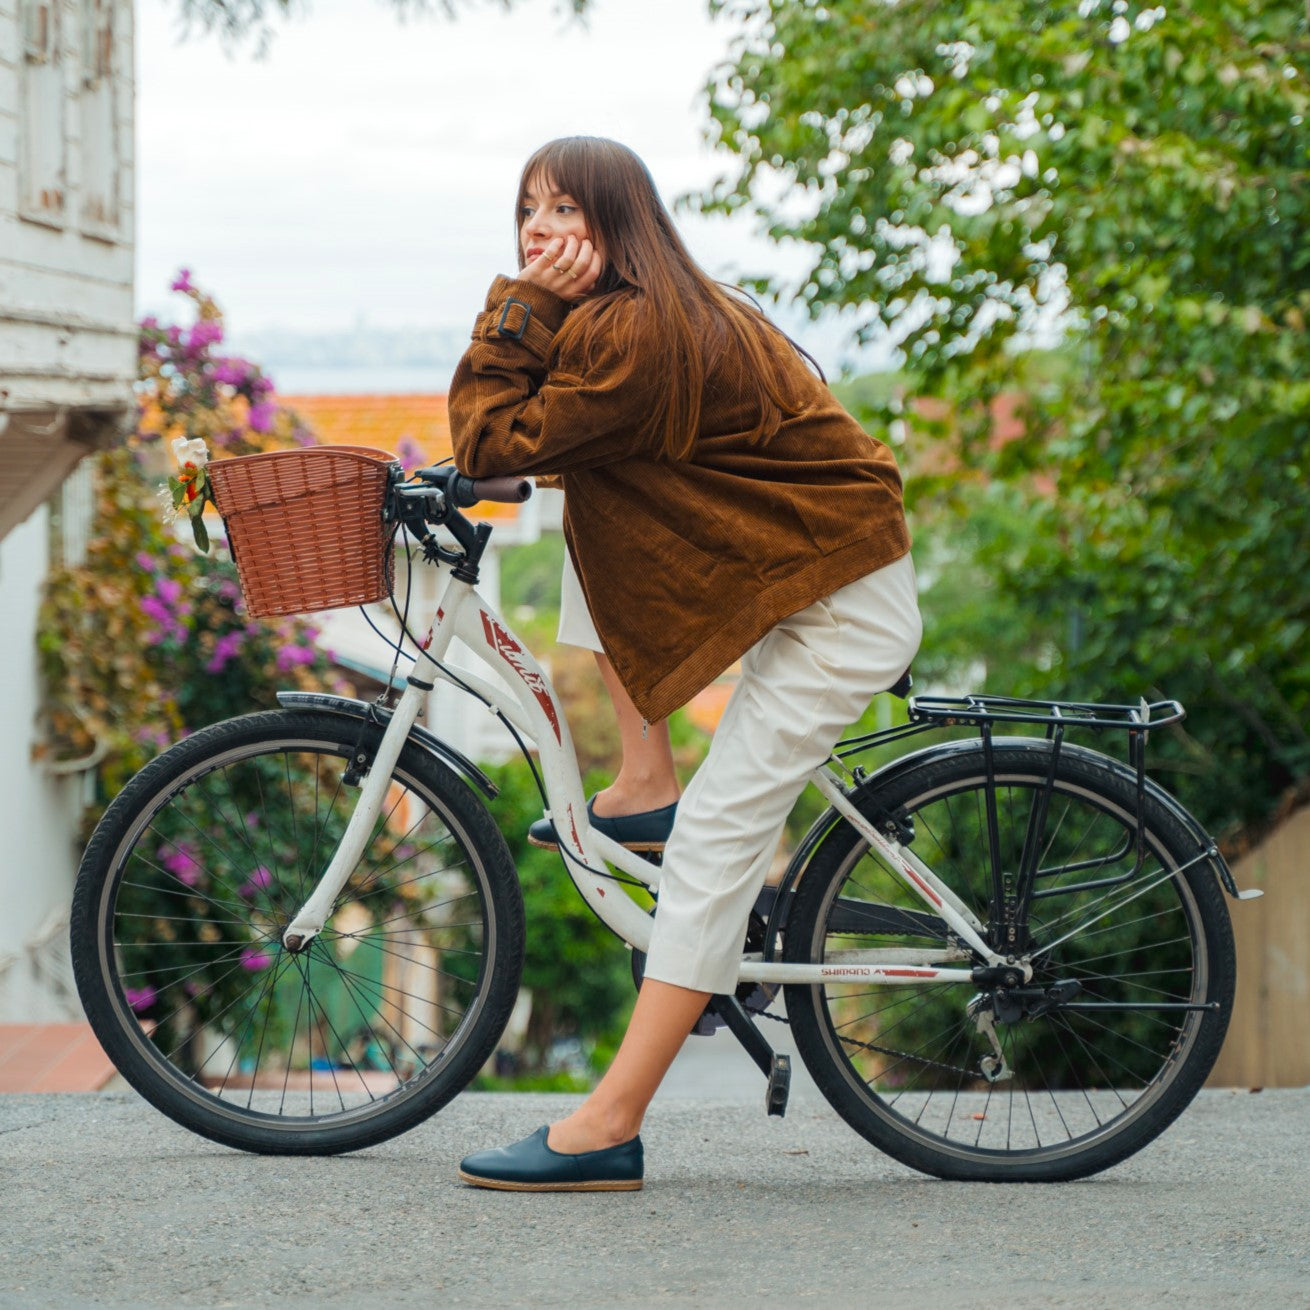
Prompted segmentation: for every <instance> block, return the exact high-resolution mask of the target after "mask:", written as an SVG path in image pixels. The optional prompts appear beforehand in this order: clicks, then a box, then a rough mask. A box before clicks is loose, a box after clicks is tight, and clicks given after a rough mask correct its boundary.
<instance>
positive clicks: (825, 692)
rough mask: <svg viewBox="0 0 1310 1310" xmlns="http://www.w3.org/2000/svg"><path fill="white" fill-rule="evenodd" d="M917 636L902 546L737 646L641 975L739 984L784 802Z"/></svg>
mask: <svg viewBox="0 0 1310 1310" xmlns="http://www.w3.org/2000/svg"><path fill="white" fill-rule="evenodd" d="M565 571H566V573H568V572H570V571H571V570H570V568H569V567H568V565H567V562H566V569H565ZM565 585H566V588H567V586H568V582H567V580H566V584H565ZM573 585H574V587H576V586H577V584H576V580H575V581H574V582H573ZM580 598H581V593H580V589H579V590H578V593H577V595H576V596H575V597H574V600H575V604H574V606H573V608H572V614H571V615H570V616H569V630H568V634H569V635H568V636H565V635H564V632H563V631H562V632H561V640H568V641H571V642H573V644H576V645H583V646H587V645H590V642H589V641H588V640H581V641H579V640H577V639H576V636H575V634H576V635H577V636H582V637H587V636H588V633H587V632H586V631H584V630H582V629H583V627H584V625H583V624H582V623H581V621H580V620H579V617H578V614H577V605H576V602H577V601H578V600H580ZM582 610H583V615H584V616H585V611H586V607H585V603H583V604H582ZM585 626H586V627H589V626H590V625H589V622H588V623H587V624H586V625H585ZM563 628H564V620H563V617H562V619H561V629H563ZM921 635H922V626H921V623H920V620H919V605H918V596H917V591H916V587H915V579H914V565H913V564H912V563H911V560H910V557H909V556H908V555H906V556H903V557H902V558H901V559H899V560H897V561H896V562H895V563H894V564H889V565H887V567H886V568H882V569H878V570H877V571H876V572H874V573H870V574H868V575H867V576H866V577H863V578H861V579H859V580H858V581H857V582H852V583H850V584H849V585H848V586H845V587H842V588H840V589H839V590H837V591H835V592H833V593H832V595H830V596H826V597H824V599H822V600H820V601H816V602H815V603H814V604H813V605H810V606H809V607H808V608H806V609H803V610H801V611H799V612H798V613H796V614H792V615H790V616H789V617H788V618H785V619H783V621H782V622H781V623H779V624H778V625H777V626H776V627H775V628H773V629H772V630H771V631H770V632H768V633H767V634H766V635H765V636H764V637H762V638H761V639H760V640H759V641H758V642H756V643H755V645H754V646H752V647H751V648H750V650H748V651H747V652H746V654H745V655H744V656H742V661H741V678H740V680H739V681H738V683H737V686H736V688H735V689H734V690H733V693H732V696H731V697H730V698H729V700H728V704H727V707H726V708H725V710H724V712H723V718H722V720H721V721H720V723H719V726H718V727H717V728H716V729H715V732H714V740H713V741H712V742H711V744H710V750H709V754H708V755H707V756H706V757H705V762H704V763H703V764H702V765H701V766H700V768H699V769H698V770H697V771H696V776H695V777H694V778H693V779H692V780H691V784H690V785H689V786H688V788H687V790H686V792H685V793H684V794H683V797H682V800H681V801H679V803H678V818H677V822H676V823H675V824H674V825H673V835H672V836H671V837H670V838H669V843H668V845H667V846H666V847H665V850H664V864H663V868H662V870H661V872H660V887H659V898H658V902H659V903H658V907H657V909H656V911H655V924H654V929H653V931H652V935H651V944H650V952H649V954H648V956H647V959H646V977H648V978H658V979H660V981H662V982H667V983H673V984H675V985H676V986H679V987H687V988H691V989H692V990H694V991H702V992H731V991H732V990H733V989H734V988H735V987H736V985H737V969H738V965H739V963H740V958H741V952H742V949H743V945H744V942H745V939H746V926H747V921H748V919H749V917H750V911H751V907H752V906H753V905H754V904H755V899H756V897H757V896H758V895H759V892H760V888H761V887H762V886H763V885H764V879H765V876H766V874H767V873H768V871H769V866H770V865H771V864H772V862H773V857H774V853H775V852H776V850H777V848H778V842H779V840H780V839H781V837H782V832H783V826H784V824H785V822H786V819H787V815H788V813H789V812H790V811H791V807H792V805H793V804H795V801H796V798H797V796H799V795H800V793H801V791H802V790H803V789H804V787H805V782H806V779H807V778H808V776H809V774H810V773H811V772H812V771H813V770H814V769H815V768H816V767H818V765H820V764H822V763H823V761H824V760H826V759H827V758H828V755H829V753H830V752H831V750H832V748H833V746H834V745H835V744H836V742H837V740H838V738H839V737H840V736H841V734H842V732H843V731H844V730H845V729H846V728H847V727H848V726H849V725H850V724H851V723H853V722H854V721H855V720H856V719H857V718H859V716H860V715H861V714H862V713H863V712H864V709H865V707H866V706H867V705H868V703H869V701H870V700H871V699H872V698H873V696H874V695H875V694H876V693H877V692H880V691H885V690H886V689H887V688H888V687H890V686H891V685H892V684H893V683H894V682H896V680H897V679H898V678H899V677H900V676H901V674H902V673H904V672H905V670H906V669H907V668H909V666H910V661H911V660H912V659H913V658H914V654H915V652H916V651H917V650H918V648H919V639H920V637H921ZM590 636H591V640H592V641H594V640H595V637H594V630H592V633H591V634H590ZM598 648H599V642H596V644H595V645H594V646H591V649H593V650H594V649H598Z"/></svg>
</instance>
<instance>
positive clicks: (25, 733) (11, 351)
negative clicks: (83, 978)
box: [0, 0, 136, 1022]
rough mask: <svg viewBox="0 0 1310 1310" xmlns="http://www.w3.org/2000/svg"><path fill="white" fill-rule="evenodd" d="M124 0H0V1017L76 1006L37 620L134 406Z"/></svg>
mask: <svg viewBox="0 0 1310 1310" xmlns="http://www.w3.org/2000/svg"><path fill="white" fill-rule="evenodd" d="M132 37H133V19H132V6H131V3H130V0H43V2H38V0H0V615H2V616H3V622H2V623H0V671H2V672H3V679H4V681H3V686H4V694H3V696H2V697H0V839H2V840H3V842H4V850H5V858H4V859H3V861H0V899H2V902H3V905H4V912H3V913H2V914H0V1021H18V1020H22V1021H27V1022H39V1021H44V1020H55V1019H64V1018H72V1017H77V1016H78V1015H80V1010H79V1008H78V1005H77V1000H76V997H75V995H74V994H73V992H72V989H71V977H70V975H69V971H68V961H67V946H66V937H67V907H68V902H69V897H70V893H71V890H72V883H73V877H74V873H75V871H76V865H77V858H78V853H79V852H78V850H77V844H76V842H77V836H78V823H79V820H80V816H81V812H82V806H83V801H84V799H85V797H84V795H83V788H84V785H85V784H84V776H85V775H84V773H83V772H82V771H81V770H79V768H78V767H77V763H76V762H73V763H72V764H71V766H63V768H62V769H61V770H58V771H56V770H52V768H51V767H50V766H48V765H44V764H42V763H39V762H37V761H36V760H34V758H33V751H34V748H35V747H36V745H37V739H38V733H39V724H38V715H37V712H38V707H39V699H40V687H39V682H38V677H37V667H36V644H35V626H36V612H37V607H38V605H39V603H40V594H41V586H42V583H43V581H44V579H45V575H46V571H47V568H48V567H49V565H50V563H51V561H52V559H58V558H61V557H62V558H70V557H71V558H73V559H76V558H77V555H78V552H79V551H80V550H81V549H83V548H84V543H85V533H86V530H87V525H88V523H89V519H90V511H91V489H90V487H89V485H88V482H87V479H86V476H85V475H84V474H79V473H77V472H75V470H77V468H78V465H79V462H80V461H81V460H82V458H83V456H84V455H86V454H88V453H89V452H90V451H92V450H95V449H97V448H100V447H102V446H105V445H108V444H110V443H111V442H112V441H114V440H115V438H116V437H117V436H118V435H119V434H121V433H122V432H123V431H124V430H125V428H126V426H127V425H128V423H129V422H130V420H131V417H132V414H133V410H134V406H133V399H132V382H133V379H134V378H135V376H136V330H135V326H134V318H133V296H132V275H133V232H134V221H133V169H132V159H133V80H132V77H133V63H132Z"/></svg>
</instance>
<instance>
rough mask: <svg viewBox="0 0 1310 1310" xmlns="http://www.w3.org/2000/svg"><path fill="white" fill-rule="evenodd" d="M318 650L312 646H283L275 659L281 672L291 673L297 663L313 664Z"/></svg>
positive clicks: (274, 661)
mask: <svg viewBox="0 0 1310 1310" xmlns="http://www.w3.org/2000/svg"><path fill="white" fill-rule="evenodd" d="M316 658H317V652H316V651H315V650H314V649H313V647H311V646H299V645H293V646H283V647H282V648H281V649H280V650H279V651H278V653H277V655H276V656H275V657H274V659H273V663H274V664H276V665H277V670H278V672H279V673H289V672H290V671H291V670H292V669H294V668H295V667H296V666H297V665H307V664H313V662H314V660H315V659H316Z"/></svg>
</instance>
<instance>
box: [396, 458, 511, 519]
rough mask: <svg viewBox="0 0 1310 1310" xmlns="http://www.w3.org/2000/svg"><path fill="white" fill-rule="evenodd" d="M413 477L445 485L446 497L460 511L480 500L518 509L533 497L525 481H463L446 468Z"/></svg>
mask: <svg viewBox="0 0 1310 1310" xmlns="http://www.w3.org/2000/svg"><path fill="white" fill-rule="evenodd" d="M414 476H415V477H416V478H418V479H420V480H421V481H423V482H435V483H442V484H444V485H445V488H446V494H447V495H448V496H450V498H451V500H453V501H454V503H455V504H456V505H458V506H459V508H460V509H467V508H468V507H469V506H470V505H476V504H477V503H478V501H480V500H495V501H499V502H501V503H502V504H505V505H520V504H522V503H523V502H524V501H525V500H527V499H528V498H529V497H530V496H531V495H532V483H531V482H530V481H529V480H528V479H527V478H515V477H499V478H466V477H465V476H464V475H463V474H462V473H457V472H455V470H454V469H452V468H451V467H450V466H449V465H434V466H433V467H431V468H425V469H417V470H416V471H415V473H414Z"/></svg>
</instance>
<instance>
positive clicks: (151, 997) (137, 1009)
mask: <svg viewBox="0 0 1310 1310" xmlns="http://www.w3.org/2000/svg"><path fill="white" fill-rule="evenodd" d="M123 997H124V999H125V1000H126V1001H127V1003H128V1005H130V1006H131V1007H132V1010H133V1012H134V1013H136V1014H144V1013H145V1012H146V1011H147V1010H148V1009H150V1007H151V1006H152V1005H154V1003H155V1002H156V1001H157V1000H158V999H159V993H158V992H157V991H155V989H154V988H153V987H124V988H123Z"/></svg>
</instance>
